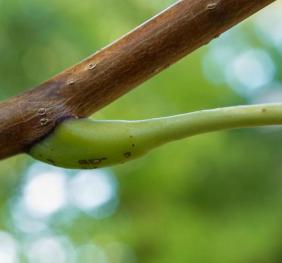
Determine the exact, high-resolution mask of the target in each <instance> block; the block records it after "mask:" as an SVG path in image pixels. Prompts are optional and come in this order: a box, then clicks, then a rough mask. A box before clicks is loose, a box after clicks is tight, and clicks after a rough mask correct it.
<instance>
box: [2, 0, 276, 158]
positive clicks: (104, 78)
mask: <svg viewBox="0 0 282 263" xmlns="http://www.w3.org/2000/svg"><path fill="white" fill-rule="evenodd" d="M273 1H274V0H254V1H250V0H182V1H178V2H177V3H176V4H174V5H173V6H171V7H170V8H168V9H167V10H165V11H164V12H162V13H161V14H159V15H157V16H155V17H154V18H152V19H151V20H149V21H148V22H146V23H144V24H143V25H141V26H139V27H138V28H136V29H135V30H133V31H132V32H130V33H128V34H127V35H125V36H124V37H122V38H121V39H119V40H117V41H116V42H114V43H113V44H111V45H110V46H107V47H106V48H104V49H102V50H101V51H99V52H97V53H96V54H94V55H93V56H91V57H89V58H87V59H86V60H84V61H82V62H81V63H80V64H77V65H75V66H73V67H72V68H69V69H67V70H65V71H64V72H62V73H60V74H59V75H57V76H55V77H53V78H51V79H50V80H48V81H46V82H45V83H43V84H41V85H39V86H38V87H36V88H35V89H33V90H30V91H27V92H25V93H23V94H21V95H19V96H17V97H14V98H11V99H10V100H8V101H5V102H2V103H1V104H0V159H1V158H5V157H9V156H12V155H14V154H17V153H21V152H24V151H26V150H28V149H29V148H30V147H31V146H32V145H34V144H35V143H36V142H37V141H39V140H41V139H42V138H43V137H45V136H47V135H48V134H49V133H50V132H52V131H53V129H54V128H55V127H56V125H57V124H58V123H60V122H61V121H62V120H64V119H66V118H81V117H86V116H89V115H90V114H92V113H94V112H95V111H97V110H99V109H101V108H102V107H104V106H105V105H107V104H108V103H110V102H112V101H113V100H115V99H117V98H118V97H120V96H122V95H123V94H125V93H126V92H128V91H129V90H131V89H133V88H134V87H136V86H137V85H138V84H140V83H142V82H144V81H145V80H147V79H149V78H151V77H152V76H154V75H155V74H157V73H158V72H160V71H162V70H163V69H165V68H166V67H168V66H169V65H171V64H173V63H175V62H176V61H177V60H179V59H181V58H182V57H184V56H185V55H187V54H188V53H190V52H192V51H194V50H195V49H197V48H199V47H201V46H202V45H204V44H207V43H208V42H209V41H211V40H212V39H213V38H215V37H217V36H218V35H220V34H221V33H222V32H224V31H226V30H227V29H229V28H230V27H232V26H233V25H235V24H237V23H239V22H240V21H242V20H243V19H245V18H247V17H249V16H250V15H252V14H253V13H255V12H256V11H258V10H259V9H261V8H263V7H265V6H266V5H268V4H270V3H271V2H273Z"/></svg>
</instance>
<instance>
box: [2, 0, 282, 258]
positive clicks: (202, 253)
mask: <svg viewBox="0 0 282 263" xmlns="http://www.w3.org/2000/svg"><path fill="white" fill-rule="evenodd" d="M173 2H174V1H173V0H165V1H164V0H162V1H161V0H154V1H151V0H104V1H95V0H83V1H74V0H60V1H55V0H49V1H37V0H12V1H4V0H0V87H1V88H0V98H1V99H2V100H4V99H6V98H8V97H10V96H13V95H16V94H18V93H19V92H22V91H24V90H26V89H29V88H31V87H32V86H35V85H37V84H39V83H40V82H42V81H43V80H45V79H47V78H49V77H51V76H52V75H54V74H56V73H58V72H60V71H61V70H63V69H64V68H66V67H68V66H71V65H72V64H74V63H77V62H78V61H80V60H81V59H83V58H85V57H86V56H89V55H90V54H91V53H93V52H94V51H95V50H97V49H99V48H101V47H103V46H105V45H106V44H108V43H110V42H111V41H113V40H114V39H116V38H117V37H119V36H121V35H122V34H124V33H126V32H127V31H129V30H131V29H132V28H134V27H135V26H136V25H138V24H140V23H141V22H143V21H145V20H146V19H147V18H149V17H151V16H152V15H154V14H156V13H157V12H158V11H160V10H162V9H163V8H165V7H167V6H169V4H171V3H173ZM281 22H282V18H281V2H279V1H277V3H276V4H273V6H272V7H268V8H266V9H265V10H264V11H263V12H260V13H259V14H257V15H255V16H254V17H252V18H251V19H249V20H248V21H247V22H245V23H243V24H241V25H240V26H237V27H236V28H234V29H233V30H231V31H230V32H228V33H225V34H224V35H222V36H221V37H220V38H219V39H217V40H214V41H213V42H212V43H211V44H209V45H208V46H206V47H204V48H202V49H200V50H198V51H197V52H195V53H193V54H192V55H190V56H189V57H187V58H185V59H184V60H182V61H181V62H179V63H177V64H176V65H174V66H172V67H171V68H170V69H168V70H166V71H165V72H163V73H161V74H159V75H158V76H157V77H155V78H154V79H152V80H150V81H148V82H146V83H144V84H143V85H142V86H141V87H139V88H138V89H135V90H134V91H132V92H131V93H129V94H128V95H126V96H124V97H123V98H121V99H120V100H118V101H117V102H115V103H113V104H111V105H109V106H108V107H106V108H105V109H103V110H102V111H100V112H99V113H97V114H95V115H94V116H93V118H100V119H101V118H103V119H142V118H150V117H157V116H165V115H172V114H177V113H183V112H188V111H193V110H199V109H206V108H212V107H219V106H228V105H238V104H251V103H259V102H279V101H281V100H282V86H281V77H282V76H281V67H282V48H281V47H282V30H281V28H282V27H281ZM281 132H282V131H281V129H280V128H277V127H276V128H263V129H262V128H259V129H247V130H233V131H225V132H218V133H212V134H207V135H201V136H197V137H194V138H190V139H187V140H184V141H181V142H176V143H173V144H168V145H166V146H164V147H162V148H160V149H158V150H156V151H154V152H152V153H150V154H149V155H148V156H146V157H145V158H142V159H140V160H137V161H134V162H132V163H129V164H126V165H122V166H117V167H113V168H110V169H106V170H97V171H87V172H85V171H69V170H63V169H57V168H53V167H50V166H47V165H43V164H40V163H37V162H34V161H33V160H31V159H30V158H28V157H27V156H18V157H14V158H10V159H8V160H5V161H1V162H0V185H1V188H0V196H1V199H0V206H1V209H0V227H1V232H0V262H5V263H15V262H31V263H33V262H36V263H41V262H42V263H48V262H56V263H65V262H84V263H88V262H89V263H90V262H91V263H92V262H102V263H104V262H110V263H112V262H113V263H118V262H119V263H123V262H125V263H129V262H130V263H131V262H146V263H147V262H148V263H149V262H154V263H157V262H162V263H164V262H201V263H205V262H208V263H213V262H214V263H229V262H230V263H233V262H234V263H235V262H236V263H237V262H240V263H241V262H242V263H251V262H256V263H257V262H259V263H264V262H265V263H266V262H267V263H270V262H271V263H276V262H277V263H278V262H281V261H282V253H281V246H282V226H281V222H282V206H281V201H282V165H281V163H282V162H281V159H282V157H281V156H282V147H281V146H282V140H281ZM54 260H55V261H54Z"/></svg>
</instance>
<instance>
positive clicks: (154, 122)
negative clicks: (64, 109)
mask: <svg viewBox="0 0 282 263" xmlns="http://www.w3.org/2000/svg"><path fill="white" fill-rule="evenodd" d="M278 124H282V104H266V105H253V106H237V107H227V108H218V109H214V110H203V111H198V112H193V113H187V114H181V115H176V116H171V117H164V118H156V119H149V120H141V121H92V120H89V119H79V120H68V121H65V122H63V123H62V124H61V125H59V126H58V127H57V128H56V129H55V131H54V132H53V133H52V134H51V135H50V136H49V137H47V138H46V139H44V140H43V141H41V142H39V143H37V144H36V145H35V146H34V147H33V148H32V149H31V150H30V154H31V155H32V156H33V157H34V158H36V159H39V160H41V161H43V162H47V163H50V164H53V165H56V166H61V167H65V168H82V169H83V168H85V169H90V168H98V167H104V166H111V165H115V164H119V163H124V162H126V161H129V160H132V159H135V158H138V157H140V156H142V155H144V154H146V153H147V152H149V151H150V150H152V149H153V148H155V147H157V146H160V145H162V144H164V143H167V142H170V141H173V140H178V139H182V138H185V137H189V136H192V135H196V134H200V133H205V132H211V131H217V130H223V129H230V128H240V127H255V126H262V125H278Z"/></svg>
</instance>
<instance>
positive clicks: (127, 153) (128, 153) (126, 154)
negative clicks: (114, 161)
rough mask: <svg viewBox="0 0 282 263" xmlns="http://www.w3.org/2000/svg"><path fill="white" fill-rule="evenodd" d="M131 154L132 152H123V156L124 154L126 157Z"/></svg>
mask: <svg viewBox="0 0 282 263" xmlns="http://www.w3.org/2000/svg"><path fill="white" fill-rule="evenodd" d="M131 155H132V153H131V152H126V153H124V154H123V156H124V157H125V158H129V157H130V156H131Z"/></svg>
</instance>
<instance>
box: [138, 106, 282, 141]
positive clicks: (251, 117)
mask: <svg viewBox="0 0 282 263" xmlns="http://www.w3.org/2000/svg"><path fill="white" fill-rule="evenodd" d="M281 124H282V104H261V105H252V106H235V107H226V108H218V109H213V110H202V111H197V112H192V113H186V114H181V115H176V116H171V117H164V118H156V119H150V120H144V121H140V122H139V125H141V127H142V126H143V129H146V128H145V127H147V128H148V129H150V131H149V130H148V132H147V133H148V135H149V136H151V137H152V138H159V139H158V144H163V143H165V142H169V141H173V140H178V139H182V138H185V137H189V136H193V135H197V134H201V133H207V132H212V131H219V130H225V129H233V128H245V127H256V126H266V125H281ZM141 129H142V128H141Z"/></svg>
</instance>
